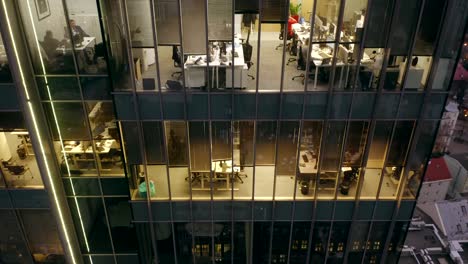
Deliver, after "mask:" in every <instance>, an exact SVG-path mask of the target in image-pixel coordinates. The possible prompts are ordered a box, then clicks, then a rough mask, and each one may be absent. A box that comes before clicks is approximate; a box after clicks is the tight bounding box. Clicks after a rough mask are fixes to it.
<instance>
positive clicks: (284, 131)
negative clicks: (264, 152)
mask: <svg viewBox="0 0 468 264" xmlns="http://www.w3.org/2000/svg"><path fill="white" fill-rule="evenodd" d="M298 141H299V122H297V121H282V122H281V123H280V135H279V138H278V158H277V159H276V188H275V199H278V200H281V199H292V198H293V196H294V186H295V184H294V183H295V181H296V180H295V175H296V166H297V165H296V162H297V148H298Z"/></svg>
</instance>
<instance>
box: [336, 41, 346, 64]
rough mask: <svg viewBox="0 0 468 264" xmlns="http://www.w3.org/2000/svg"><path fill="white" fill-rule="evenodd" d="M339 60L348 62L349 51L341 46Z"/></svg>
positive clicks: (339, 47)
mask: <svg viewBox="0 0 468 264" xmlns="http://www.w3.org/2000/svg"><path fill="white" fill-rule="evenodd" d="M338 59H339V60H341V61H342V62H344V63H347V62H348V50H347V49H346V48H345V47H344V46H343V45H341V44H340V46H338Z"/></svg>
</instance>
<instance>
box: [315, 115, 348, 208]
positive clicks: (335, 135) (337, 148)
mask: <svg viewBox="0 0 468 264" xmlns="http://www.w3.org/2000/svg"><path fill="white" fill-rule="evenodd" d="M345 128H346V123H345V122H329V123H328V127H327V128H326V132H325V134H324V135H323V138H325V139H326V140H325V142H324V143H323V144H325V146H324V152H323V154H321V155H322V164H320V175H319V180H318V183H319V185H318V186H317V190H318V197H319V199H332V198H333V197H334V195H335V187H336V181H337V177H338V173H339V166H340V157H341V147H342V145H343V139H344V133H345Z"/></svg>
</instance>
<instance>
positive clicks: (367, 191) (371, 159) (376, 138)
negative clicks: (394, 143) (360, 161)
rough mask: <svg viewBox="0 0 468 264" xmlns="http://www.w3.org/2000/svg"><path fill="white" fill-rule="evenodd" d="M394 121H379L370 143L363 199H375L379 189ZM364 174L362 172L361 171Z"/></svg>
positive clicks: (362, 191) (362, 193)
mask: <svg viewBox="0 0 468 264" xmlns="http://www.w3.org/2000/svg"><path fill="white" fill-rule="evenodd" d="M392 128H393V122H391V121H377V122H376V125H375V130H374V135H373V137H372V142H371V144H370V150H369V156H368V158H367V164H366V165H367V167H366V170H365V171H364V175H363V177H364V180H363V185H362V189H361V199H375V197H376V196H377V191H378V189H379V182H380V176H381V174H382V169H383V167H384V160H385V156H386V151H387V148H388V144H389V143H390V137H391V133H392ZM361 174H362V173H361Z"/></svg>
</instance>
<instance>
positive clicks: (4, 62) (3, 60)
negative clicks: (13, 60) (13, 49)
mask: <svg viewBox="0 0 468 264" xmlns="http://www.w3.org/2000/svg"><path fill="white" fill-rule="evenodd" d="M9 82H13V79H12V77H11V71H10V65H9V64H8V58H7V54H6V50H5V46H4V45H3V39H2V37H1V36H0V83H9Z"/></svg>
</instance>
